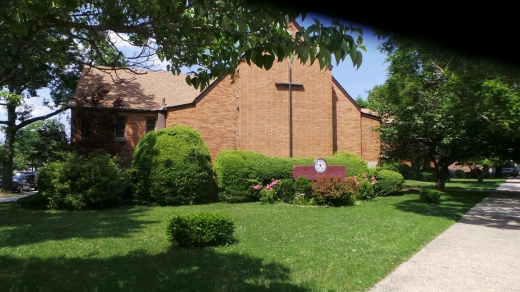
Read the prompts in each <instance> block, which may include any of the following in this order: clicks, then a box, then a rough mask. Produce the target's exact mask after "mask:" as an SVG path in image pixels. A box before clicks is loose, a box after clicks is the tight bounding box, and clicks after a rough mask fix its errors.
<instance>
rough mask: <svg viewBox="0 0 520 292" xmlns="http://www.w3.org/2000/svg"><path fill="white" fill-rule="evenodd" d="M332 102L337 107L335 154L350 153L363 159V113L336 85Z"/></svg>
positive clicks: (333, 88) (335, 116)
mask: <svg viewBox="0 0 520 292" xmlns="http://www.w3.org/2000/svg"><path fill="white" fill-rule="evenodd" d="M332 100H333V104H334V105H335V111H334V119H333V120H334V124H333V128H334V132H335V137H336V147H335V149H334V150H335V151H334V152H342V151H348V152H352V153H355V154H356V155H358V156H360V157H361V154H362V149H361V146H362V143H361V127H362V125H361V112H360V111H359V109H358V108H357V107H356V105H355V104H354V103H353V102H352V100H351V99H350V98H349V97H347V96H346V95H345V93H344V92H343V91H342V90H341V89H340V88H339V87H338V86H337V85H336V84H333V86H332Z"/></svg>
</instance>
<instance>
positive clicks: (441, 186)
mask: <svg viewBox="0 0 520 292" xmlns="http://www.w3.org/2000/svg"><path fill="white" fill-rule="evenodd" d="M448 166H449V165H441V166H438V165H437V166H436V167H435V173H436V175H437V180H436V181H435V189H437V190H439V191H442V192H444V190H445V187H446V178H447V174H448V171H449V170H448Z"/></svg>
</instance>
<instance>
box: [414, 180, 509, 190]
mask: <svg viewBox="0 0 520 292" xmlns="http://www.w3.org/2000/svg"><path fill="white" fill-rule="evenodd" d="M505 181H506V179H505V178H486V179H484V182H482V183H478V181H477V179H476V178H472V179H465V178H452V179H450V181H449V182H446V190H481V191H489V190H496V189H497V188H498V186H499V185H500V184H501V183H503V182H505ZM404 186H405V188H406V187H408V188H434V187H435V183H434V182H424V181H416V180H406V181H405V184H404Z"/></svg>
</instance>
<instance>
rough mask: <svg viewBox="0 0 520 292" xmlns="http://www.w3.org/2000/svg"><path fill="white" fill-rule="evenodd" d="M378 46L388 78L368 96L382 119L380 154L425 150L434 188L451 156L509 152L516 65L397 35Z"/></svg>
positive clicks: (416, 155)
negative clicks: (386, 64) (434, 178)
mask: <svg viewBox="0 0 520 292" xmlns="http://www.w3.org/2000/svg"><path fill="white" fill-rule="evenodd" d="M381 50H382V51H384V52H386V53H387V54H388V61H389V63H390V65H389V69H388V70H389V78H388V79H387V81H386V82H385V84H383V85H381V86H376V87H375V88H374V89H373V90H371V92H370V94H369V97H368V100H369V104H370V108H371V109H373V110H375V111H376V112H378V113H379V114H380V115H381V116H382V118H383V120H384V123H382V125H381V127H380V129H379V130H380V134H381V142H382V144H383V145H384V146H383V147H384V148H383V152H384V153H385V155H387V156H389V157H392V158H394V159H397V160H406V161H414V160H420V159H421V158H422V157H424V156H425V155H426V156H427V157H428V159H429V161H430V163H431V164H432V165H433V166H434V168H435V171H436V175H437V181H436V188H437V189H439V190H444V186H445V182H446V179H447V174H448V166H449V165H451V164H452V163H454V162H456V161H459V160H461V161H462V160H466V159H473V158H475V157H482V158H488V157H493V156H503V155H504V153H507V152H508V150H507V148H506V146H507V145H510V144H511V143H514V142H515V141H516V139H517V138H515V135H514V133H517V132H518V131H517V130H518V129H517V127H518V122H519V121H520V115H519V111H518V107H519V101H520V92H519V89H518V87H517V85H516V82H517V80H518V77H519V76H520V75H519V74H520V72H518V71H517V70H512V69H511V68H508V67H506V66H501V65H499V64H496V63H491V62H488V61H486V60H478V59H474V58H470V57H468V56H464V55H461V54H458V53H454V52H451V51H448V50H445V49H443V48H439V47H435V46H433V45H431V44H418V43H415V42H412V41H409V40H406V39H403V38H400V37H399V36H396V35H390V36H387V37H386V39H385V41H384V42H383V44H382V46H381Z"/></svg>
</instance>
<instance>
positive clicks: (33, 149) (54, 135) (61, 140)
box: [14, 119, 70, 170]
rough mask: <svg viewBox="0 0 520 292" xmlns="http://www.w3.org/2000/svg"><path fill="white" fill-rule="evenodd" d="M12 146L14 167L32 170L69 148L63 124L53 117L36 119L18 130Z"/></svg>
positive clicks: (59, 155) (57, 156) (59, 156)
mask: <svg viewBox="0 0 520 292" xmlns="http://www.w3.org/2000/svg"><path fill="white" fill-rule="evenodd" d="M14 148H15V155H14V167H15V168H16V169H29V168H32V169H34V170H36V169H38V168H40V167H42V166H44V165H45V164H48V163H50V162H54V161H57V160H59V159H60V158H61V153H63V152H67V151H69V150H70V146H69V141H68V137H67V134H66V132H65V125H64V124H62V123H60V122H59V121H58V120H54V119H51V120H45V121H37V122H35V123H32V124H30V125H28V126H27V127H25V128H23V129H21V130H20V131H18V132H17V133H16V142H15V145H14Z"/></svg>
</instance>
